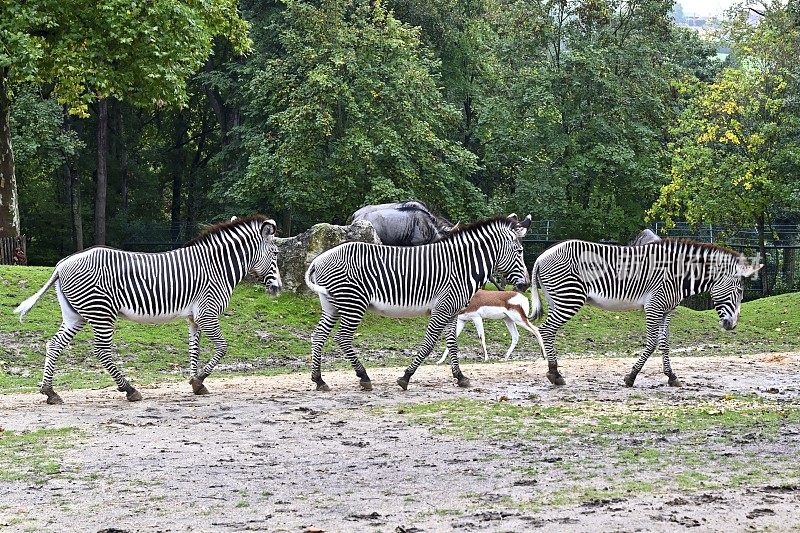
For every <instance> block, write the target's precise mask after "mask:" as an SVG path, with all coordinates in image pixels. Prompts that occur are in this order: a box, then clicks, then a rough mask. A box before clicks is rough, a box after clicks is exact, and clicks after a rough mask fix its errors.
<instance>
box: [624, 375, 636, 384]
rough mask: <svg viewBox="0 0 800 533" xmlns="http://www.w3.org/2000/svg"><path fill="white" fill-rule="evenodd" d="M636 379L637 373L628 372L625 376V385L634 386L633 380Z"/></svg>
mask: <svg viewBox="0 0 800 533" xmlns="http://www.w3.org/2000/svg"><path fill="white" fill-rule="evenodd" d="M635 380H636V375H634V374H628V375H627V376H625V386H626V387H633V382H634V381H635Z"/></svg>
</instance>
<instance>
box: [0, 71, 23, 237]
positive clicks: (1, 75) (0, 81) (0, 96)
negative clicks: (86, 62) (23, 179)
mask: <svg viewBox="0 0 800 533" xmlns="http://www.w3.org/2000/svg"><path fill="white" fill-rule="evenodd" d="M8 90H9V87H8V67H5V68H2V69H0V237H19V229H20V222H19V200H18V198H17V177H16V174H15V167H14V150H13V149H12V147H11V98H10V95H9V92H8Z"/></svg>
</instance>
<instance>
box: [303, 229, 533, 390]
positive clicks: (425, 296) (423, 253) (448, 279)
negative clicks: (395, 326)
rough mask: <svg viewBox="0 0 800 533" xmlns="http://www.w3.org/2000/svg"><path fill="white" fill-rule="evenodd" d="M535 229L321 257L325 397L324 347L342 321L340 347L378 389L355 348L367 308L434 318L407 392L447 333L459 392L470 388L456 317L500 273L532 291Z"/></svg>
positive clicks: (310, 274) (315, 277)
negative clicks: (529, 259) (530, 253)
mask: <svg viewBox="0 0 800 533" xmlns="http://www.w3.org/2000/svg"><path fill="white" fill-rule="evenodd" d="M529 225H530V215H529V216H528V217H527V218H526V219H525V220H524V221H523V222H522V223H519V221H518V220H517V217H516V215H510V216H509V217H500V218H496V219H491V220H486V221H482V222H477V223H475V224H470V225H467V226H465V227H461V228H458V229H456V230H454V231H452V232H451V233H450V235H448V236H447V237H446V238H445V239H443V240H441V241H439V242H437V243H435V244H427V245H422V246H416V247H411V248H408V247H400V246H380V245H374V244H367V243H361V242H351V243H345V244H341V245H339V246H337V247H335V248H332V249H330V250H328V251H327V252H324V253H322V254H320V255H319V256H318V257H317V258H316V259H314V261H312V263H311V265H310V266H309V268H308V270H307V271H306V276H305V278H306V284H307V285H308V286H309V288H311V290H313V291H314V292H316V293H317V294H318V295H319V300H320V304H321V306H322V317H321V318H320V321H319V324H318V325H317V327H316V329H315V330H314V337H313V341H312V350H311V357H312V371H311V379H312V381H313V382H314V383H316V384H317V390H323V391H327V390H330V388H329V387H328V385H327V384H326V383H325V381H323V379H322V371H321V365H322V348H323V346H324V345H325V341H326V340H327V338H328V335H329V334H330V332H331V329H332V328H333V326H334V324H336V322H337V320H338V321H339V329H338V331H337V332H336V335H335V337H334V338H335V340H336V343H337V344H338V346H339V348H340V349H341V350H342V352H344V354H345V355H346V356H347V358H348V359H349V360H350V362H351V363H352V365H353V369H354V370H355V372H356V375H357V376H358V377H359V378H360V383H361V387H362V388H363V389H364V390H371V389H372V382H371V381H370V378H369V376H368V375H367V371H366V370H365V369H364V366H363V365H362V364H361V361H359V360H358V357H357V355H356V352H355V350H354V349H353V334H354V333H355V330H356V328H357V327H358V325H359V324H360V323H361V320H362V319H363V317H364V313H366V311H367V309H372V310H373V311H376V312H378V313H380V314H383V315H385V316H391V317H410V316H419V315H423V314H427V313H430V321H429V322H428V327H427V330H426V332H425V339H424V340H423V342H422V345H421V346H420V347H419V351H418V352H417V355H416V356H415V357H414V359H413V361H412V363H411V364H410V365H409V366H408V368H406V371H405V373H404V374H403V376H402V377H400V378H399V379H398V380H397V384H398V385H400V387H402V388H403V390H405V389H406V388H407V387H408V382H409V380H410V379H411V376H413V375H414V372H416V370H417V368H418V367H419V365H421V364H422V362H423V361H424V360H425V358H426V357H428V355H429V354H430V353H431V350H432V349H433V347H434V345H435V344H436V341H437V340H438V339H439V337H440V336H441V334H442V332H443V331H444V333H445V335H446V338H447V348H448V350H449V352H450V354H451V362H450V364H451V370H452V372H453V377H454V378H455V379H456V380H458V385H459V386H462V387H468V386H469V380H468V379H467V378H466V377H465V376H464V374H463V373H462V372H461V369H460V368H459V364H458V351H457V347H456V335H455V327H456V317H457V316H458V314H459V313H460V312H461V311H462V310H463V309H464V308H465V307H466V306H467V303H468V302H469V300H470V298H472V296H473V295H474V294H475V292H477V290H478V289H480V288H481V287H483V285H484V284H485V283H486V281H487V280H488V279H489V275H491V273H492V272H494V271H495V269H497V270H499V271H501V272H503V273H504V274H505V275H506V276H507V277H508V279H509V280H510V281H511V283H513V284H514V285H515V286H516V288H517V290H520V291H524V290H525V289H526V288H527V287H528V285H529V284H528V272H527V268H526V267H525V263H524V262H523V259H522V244H521V243H520V242H519V239H520V238H522V237H523V236H524V235H525V233H526V231H527V228H528V226H529Z"/></svg>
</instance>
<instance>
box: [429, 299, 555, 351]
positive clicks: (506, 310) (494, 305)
mask: <svg viewBox="0 0 800 533" xmlns="http://www.w3.org/2000/svg"><path fill="white" fill-rule="evenodd" d="M529 309H530V307H529V303H528V298H526V297H525V296H524V295H523V294H520V293H518V292H513V291H485V290H479V291H478V292H476V293H475V295H474V296H473V297H472V299H471V300H470V301H469V303H468V304H467V307H466V308H465V309H464V311H463V312H462V313H461V314H460V315H458V319H457V320H458V322H457V323H456V337H458V336H459V335H461V332H462V331H463V330H464V324H465V323H466V322H467V321H468V320H472V322H473V323H474V324H475V329H476V330H478V337H479V338H480V339H481V346H482V347H483V360H484V361H487V360H488V359H489V355H488V353H487V352H486V335H485V334H484V332H483V319H484V318H490V319H495V320H499V319H502V320H503V322H505V323H506V327H507V328H508V332H509V333H510V334H511V346H509V347H508V351H506V355H505V358H506V359H508V356H510V355H511V352H513V351H514V348H515V347H516V346H517V342H518V341H519V332H518V331H517V324H519V325H520V326H522V327H523V328H525V329H526V330H528V331H530V332H531V333H533V334H534V335H535V336H536V340H537V341H538V342H539V347H540V348H541V349H542V354H544V353H545V351H544V342H543V341H542V336H541V335H540V334H539V328H537V327H536V326H534V325H533V324H531V323H530V322H529V321H528V310H529ZM445 359H447V348H445V349H444V353H443V354H442V357H441V359H439V360H438V361H436V364H437V365H438V364H441V363H443V362H444V360H445Z"/></svg>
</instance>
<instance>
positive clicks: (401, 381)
mask: <svg viewBox="0 0 800 533" xmlns="http://www.w3.org/2000/svg"><path fill="white" fill-rule="evenodd" d="M397 384H398V385H400V388H401V389H403V390H408V380H407V379H406V378H405V377H400V378H397Z"/></svg>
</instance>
